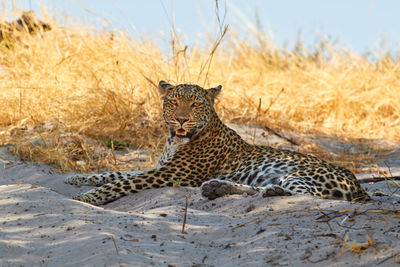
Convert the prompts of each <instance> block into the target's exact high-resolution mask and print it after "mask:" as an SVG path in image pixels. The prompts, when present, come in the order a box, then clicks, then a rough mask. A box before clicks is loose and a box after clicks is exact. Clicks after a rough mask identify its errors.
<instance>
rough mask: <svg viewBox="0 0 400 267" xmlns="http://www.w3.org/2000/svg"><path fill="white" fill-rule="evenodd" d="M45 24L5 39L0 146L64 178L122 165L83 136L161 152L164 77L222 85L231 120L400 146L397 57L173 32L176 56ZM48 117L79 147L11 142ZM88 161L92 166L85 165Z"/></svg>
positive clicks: (0, 62) (116, 35) (126, 39)
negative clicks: (201, 42) (189, 38)
mask: <svg viewBox="0 0 400 267" xmlns="http://www.w3.org/2000/svg"><path fill="white" fill-rule="evenodd" d="M43 21H46V22H47V23H50V24H51V27H52V30H51V31H48V32H41V33H38V34H33V35H29V34H23V33H21V34H20V35H19V36H18V39H17V38H16V39H13V40H8V42H9V43H12V45H11V46H10V45H9V43H8V45H5V43H4V42H2V43H0V54H1V55H2V56H1V57H0V68H1V69H0V71H1V73H0V103H1V111H0V132H1V134H0V142H1V143H2V144H5V143H12V144H14V145H15V150H16V151H17V152H18V153H20V154H22V155H24V156H25V157H26V158H28V159H31V160H38V161H46V162H51V163H53V164H55V165H57V166H58V167H60V168H61V169H62V170H64V171H70V170H79V171H90V170H93V169H96V168H117V167H116V165H115V164H114V163H115V162H114V161H113V153H108V152H107V153H105V154H104V156H101V159H102V160H101V161H99V160H95V158H96V157H99V156H98V155H97V156H96V157H95V153H94V152H93V153H91V152H90V153H89V152H88V151H89V150H88V149H86V147H87V146H85V144H84V143H85V142H86V141H84V140H85V139H84V138H83V137H82V136H85V137H88V138H91V139H90V140H98V141H99V142H100V143H101V142H103V141H104V140H114V141H118V142H120V143H123V144H129V145H130V146H131V147H138V148H145V149H150V150H152V151H157V152H159V151H160V149H161V148H162V145H163V141H164V138H165V137H164V136H165V130H164V126H163V123H162V117H161V102H160V98H159V96H158V93H157V88H156V86H155V85H156V84H157V83H158V81H159V80H161V79H163V80H166V81H169V82H171V83H173V84H176V83H196V84H199V85H201V86H205V87H208V86H216V85H218V84H221V85H223V88H224V89H223V93H222V95H221V97H220V98H219V101H218V103H217V105H216V109H217V112H218V114H219V115H220V116H221V117H222V119H223V120H224V121H231V122H232V121H233V122H240V123H255V122H256V123H257V124H261V125H263V124H264V125H268V126H269V127H273V128H275V129H280V128H285V129H290V130H292V131H296V132H299V133H318V134H326V135H337V136H338V137H340V138H343V139H347V138H366V139H380V138H385V139H389V140H393V141H400V105H399V103H400V90H399V89H398V88H400V79H399V78H398V77H399V75H400V71H399V66H400V65H399V61H397V60H394V59H392V58H390V57H387V56H386V57H382V58H381V59H380V60H378V61H377V62H371V61H368V60H367V59H366V58H365V57H362V56H360V55H358V54H356V53H351V52H346V51H345V50H344V49H339V48H334V47H332V46H330V45H329V44H328V43H326V42H321V43H320V44H316V45H315V51H313V52H311V51H308V50H307V49H305V48H304V47H302V45H301V44H299V45H298V46H297V47H296V49H295V50H293V51H287V50H284V49H282V48H279V47H276V46H275V45H273V43H271V42H270V41H268V39H267V38H266V37H265V35H263V34H262V33H257V34H254V44H252V42H251V41H248V39H247V38H246V39H241V38H239V37H238V36H236V35H235V33H234V31H232V30H230V31H229V32H228V34H227V36H225V38H224V39H223V40H222V44H221V45H220V46H219V47H218V48H217V49H214V48H215V46H216V44H218V41H215V40H214V41H213V42H211V43H210V45H209V46H208V47H207V48H206V49H204V50H200V49H198V48H197V47H185V45H184V44H183V43H182V41H181V40H180V39H179V38H178V37H177V36H176V35H173V36H174V37H173V38H172V42H171V48H172V53H166V52H164V51H162V50H161V49H160V48H159V47H156V46H155V45H154V44H153V43H152V41H151V40H146V41H138V40H134V39H132V38H131V37H130V36H128V35H126V34H125V33H123V32H119V31H114V32H113V33H110V32H106V31H95V30H91V29H90V28H89V27H86V26H74V25H67V26H64V27H60V26H58V25H57V23H56V22H55V21H54V20H53V19H52V18H51V17H50V16H45V18H44V19H43ZM210 51H213V53H211V54H210ZM282 88H284V91H283V93H282V94H281V95H280V96H279V97H278V98H277V99H276V101H275V102H274V104H273V105H271V106H270V105H269V104H270V101H271V100H272V99H274V98H275V96H277V95H278V94H279V92H280V91H281V90H282ZM53 120H55V121H59V122H62V123H63V124H64V125H65V129H64V132H68V133H69V134H72V135H76V136H79V138H81V139H79V138H78V137H76V138H78V139H79V140H80V141H76V142H73V144H74V145H73V146H72V147H71V148H68V149H66V148H65V146H63V145H62V144H60V142H58V141H57V140H59V139H57V138H59V137H57V136H56V137H53V139H54V140H55V143H54V144H53V145H47V146H41V147H40V149H39V150H40V151H38V149H37V147H36V146H35V144H33V145H27V143H26V142H27V138H28V137H27V135H26V134H21V133H20V134H15V129H24V127H25V128H27V127H28V128H29V127H31V126H35V125H38V124H39V123H40V122H42V121H53ZM13 130H14V132H13ZM58 133H59V132H56V134H55V135H57V134H58ZM36 134H38V133H36ZM29 138H32V136H30V137H29ZM38 138H42V139H43V140H45V139H46V138H49V135H47V136H46V138H44V137H43V135H40V134H39V137H38ZM74 138H75V137H74ZM82 138H83V139H82ZM82 140H83V141H82ZM67 143H68V142H67ZM86 143H90V141H87V142H86ZM68 144H69V145H70V146H71V142H69V143H68ZM82 144H83V145H82ZM35 149H36V150H35ZM82 161H84V162H97V163H96V164H94V163H93V164H89V165H88V164H86V165H85V164H83V165H84V166H85V167H82V166H83V165H82V164H81V163H82ZM79 162H80V163H79ZM99 162H100V163H99ZM101 162H102V163H101ZM113 162H114V163H113Z"/></svg>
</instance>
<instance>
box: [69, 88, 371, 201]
mask: <svg viewBox="0 0 400 267" xmlns="http://www.w3.org/2000/svg"><path fill="white" fill-rule="evenodd" d="M221 89H222V86H221V85H219V86H217V87H213V88H209V89H204V88H203V87H201V86H199V85H196V84H178V85H171V84H169V83H168V82H165V81H160V82H159V85H158V90H159V93H160V96H161V100H162V103H163V118H164V121H165V125H166V128H167V131H168V135H167V140H166V142H165V146H164V150H163V153H162V155H161V156H160V158H159V160H158V163H157V165H156V166H155V167H154V168H153V169H150V170H147V171H131V172H118V171H111V172H105V173H100V174H91V175H79V174H77V175H72V176H70V177H68V178H67V180H66V183H68V184H71V185H77V186H81V185H94V186H97V187H96V188H94V189H92V190H89V191H88V192H86V193H83V194H78V195H76V196H74V197H73V199H75V200H79V201H82V202H86V203H89V204H92V205H103V204H106V203H108V202H111V201H114V200H116V199H119V198H121V197H123V196H126V195H129V194H133V193H138V192H139V191H142V190H146V189H153V188H162V187H171V186H176V183H177V182H178V181H179V186H184V187H185V186H188V187H200V190H201V195H202V196H203V197H205V198H207V199H209V200H213V199H216V198H218V197H223V196H227V195H233V194H247V195H255V194H258V195H261V197H274V196H290V195H296V194H303V195H311V196H316V197H320V198H323V199H337V200H344V201H368V200H371V197H370V196H369V195H368V194H367V193H366V191H365V190H364V189H363V188H362V187H361V186H360V183H359V181H358V180H357V178H356V177H355V175H354V174H353V173H352V172H351V171H350V170H348V169H346V168H344V167H341V166H338V165H335V164H332V163H329V162H327V161H325V160H323V159H320V158H318V157H316V156H313V155H308V154H303V153H299V152H296V151H291V150H285V149H279V148H273V147H271V146H262V145H256V144H250V143H248V142H246V141H245V140H244V139H242V138H241V137H240V136H239V135H238V134H237V133H236V132H235V131H234V130H232V129H231V128H229V127H228V126H227V125H226V124H224V123H223V122H222V121H221V119H220V118H219V116H218V115H217V113H216V111H215V108H214V102H215V100H216V98H217V96H218V95H219V94H220V92H221Z"/></svg>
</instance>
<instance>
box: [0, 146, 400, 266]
mask: <svg viewBox="0 0 400 267" xmlns="http://www.w3.org/2000/svg"><path fill="white" fill-rule="evenodd" d="M378 164H381V165H383V163H382V162H378ZM386 164H387V165H388V166H391V171H392V173H393V175H400V150H398V151H397V152H396V153H394V154H392V155H391V156H390V157H388V158H387V159H386ZM66 176H67V175H60V174H58V173H57V172H55V171H54V170H52V168H51V167H49V166H46V165H43V164H36V163H31V162H23V161H20V160H18V159H17V158H15V157H14V156H13V155H11V154H8V153H7V152H6V148H4V147H3V148H0V266H151V265H154V266H310V265H314V266H377V265H379V266H394V265H397V266H398V263H399V262H400V254H399V253H400V210H399V209H400V189H399V188H395V187H393V186H391V185H390V184H389V183H388V182H379V183H375V184H364V185H363V186H364V187H365V188H367V190H368V192H370V193H371V195H375V196H373V198H374V200H375V201H373V202H370V203H367V204H359V203H347V202H344V201H333V200H322V199H316V198H312V197H306V196H291V197H274V198H267V199H265V198H261V197H259V196H238V195H236V196H227V197H223V198H220V199H216V200H213V201H208V200H206V199H203V198H202V197H201V196H200V192H199V189H198V188H162V189H155V190H147V191H143V192H140V193H138V194H134V195H130V196H127V197H124V198H122V199H119V200H117V201H115V202H113V203H110V204H108V205H105V206H103V207H95V206H91V205H88V204H85V203H81V202H78V201H74V200H71V196H72V195H74V194H77V193H80V192H84V191H87V190H88V189H90V187H81V188H76V187H73V186H71V185H67V184H65V183H64V179H65V177H66ZM371 176H372V175H371V174H362V175H359V178H362V177H371ZM186 196H188V197H189V201H188V210H187V223H186V226H185V232H184V233H182V225H183V217H184V207H185V200H186ZM395 210H397V212H394V211H395ZM367 236H369V237H370V242H369V243H368V241H367ZM354 244H360V245H359V246H357V245H354ZM352 245H353V249H356V248H357V247H358V248H361V249H362V250H361V252H359V253H355V252H352V251H351V250H350V248H351V247H352Z"/></svg>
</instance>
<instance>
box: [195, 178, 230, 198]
mask: <svg viewBox="0 0 400 267" xmlns="http://www.w3.org/2000/svg"><path fill="white" fill-rule="evenodd" d="M234 187H235V186H234V183H232V182H230V181H225V180H218V179H213V180H210V181H207V182H204V183H203V184H202V185H201V195H202V196H203V197H206V198H208V199H209V200H213V199H216V198H218V197H222V196H225V195H229V194H231V193H232V190H233V189H234Z"/></svg>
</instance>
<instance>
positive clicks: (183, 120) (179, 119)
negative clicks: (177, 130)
mask: <svg viewBox="0 0 400 267" xmlns="http://www.w3.org/2000/svg"><path fill="white" fill-rule="evenodd" d="M176 120H177V121H178V122H179V123H180V124H181V125H183V124H184V123H185V122H187V121H188V119H186V118H176Z"/></svg>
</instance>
